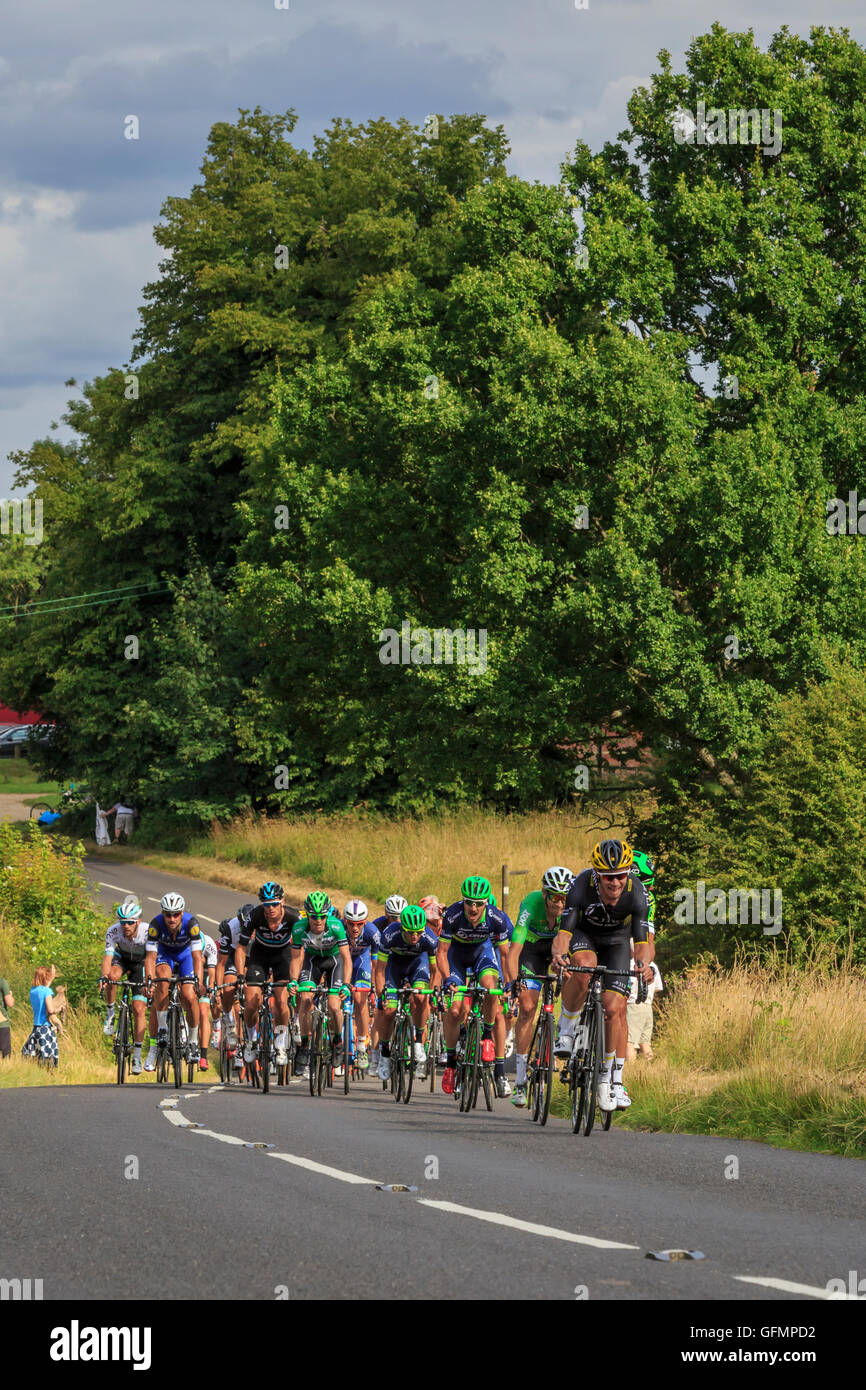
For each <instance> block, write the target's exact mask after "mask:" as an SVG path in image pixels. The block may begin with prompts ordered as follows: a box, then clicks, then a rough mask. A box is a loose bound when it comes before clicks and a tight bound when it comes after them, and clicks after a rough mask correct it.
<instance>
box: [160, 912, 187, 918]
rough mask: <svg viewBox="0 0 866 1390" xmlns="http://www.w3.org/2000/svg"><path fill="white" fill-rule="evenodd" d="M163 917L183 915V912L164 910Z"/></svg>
mask: <svg viewBox="0 0 866 1390" xmlns="http://www.w3.org/2000/svg"><path fill="white" fill-rule="evenodd" d="M162 915H163V917H182V916H183V913H182V912H163V914H162Z"/></svg>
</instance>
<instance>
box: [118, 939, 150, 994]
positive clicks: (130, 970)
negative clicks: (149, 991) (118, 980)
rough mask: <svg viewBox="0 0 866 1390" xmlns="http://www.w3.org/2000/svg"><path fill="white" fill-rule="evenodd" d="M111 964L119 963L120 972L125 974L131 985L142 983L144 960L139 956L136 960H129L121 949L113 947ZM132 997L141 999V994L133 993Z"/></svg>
mask: <svg viewBox="0 0 866 1390" xmlns="http://www.w3.org/2000/svg"><path fill="white" fill-rule="evenodd" d="M111 964H112V965H119V966H120V968H121V973H122V974H123V975H125V976H126V978H127V979H128V980H129V983H130V984H131V985H143V984H144V961H143V960H142V959H141V958H140V957H139V959H138V960H130V958H129V956H125V955H124V954H123V952H122V951H118V949H117V947H116V946H115V948H114V955H113V956H112V957H111ZM132 997H133V999H143V998H144V995H143V994H134V995H133V996H132Z"/></svg>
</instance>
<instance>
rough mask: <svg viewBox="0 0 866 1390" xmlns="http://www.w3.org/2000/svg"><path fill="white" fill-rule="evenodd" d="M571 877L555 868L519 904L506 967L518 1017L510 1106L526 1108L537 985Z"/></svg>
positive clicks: (546, 969)
mask: <svg viewBox="0 0 866 1390" xmlns="http://www.w3.org/2000/svg"><path fill="white" fill-rule="evenodd" d="M573 879H574V874H573V873H572V872H571V870H570V869H564V868H562V866H561V865H559V864H555V865H554V866H553V868H551V869H548V870H547V871H546V872H545V874H544V875H543V877H542V880H541V891H540V892H538V891H536V892H534V893H528V894H527V896H526V897H525V898H524V899H523V901H522V902H521V904H520V909H519V911H518V913H517V921H516V922H515V924H514V932H513V934H512V937H511V949H510V951H509V954H508V964H509V969H510V971H511V976H512V979H513V980H514V981H515V986H514V988H515V990H516V992H517V1002H518V1008H519V1011H520V1012H519V1014H518V1018H517V1025H516V1028H515V1034H516V1038H515V1041H516V1044H517V1077H516V1080H515V1085H514V1095H513V1096H512V1097H511V1104H512V1105H517V1106H524V1105H525V1104H526V1064H527V1060H528V1056H529V1044H530V1042H531V1041H532V1029H533V1025H534V1023H535V1015H536V1012H537V1010H538V1000H539V997H540V990H541V982H542V980H543V979H544V976H545V975H547V974H549V973H550V956H551V951H552V949H553V938H554V937H555V936H556V933H557V931H558V930H559V921H560V918H561V916H562V913H563V909H564V908H565V896H566V894H567V892H568V890H569V888H570V887H571V885H572V881H573Z"/></svg>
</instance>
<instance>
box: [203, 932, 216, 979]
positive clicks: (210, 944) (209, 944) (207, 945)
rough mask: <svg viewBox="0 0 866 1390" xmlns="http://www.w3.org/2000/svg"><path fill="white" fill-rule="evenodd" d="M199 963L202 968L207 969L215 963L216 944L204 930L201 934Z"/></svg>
mask: <svg viewBox="0 0 866 1390" xmlns="http://www.w3.org/2000/svg"><path fill="white" fill-rule="evenodd" d="M201 963H202V968H203V969H204V970H209V969H210V968H211V966H216V963H217V944H216V942H215V941H214V939H213V937H212V936H208V935H207V933H206V932H202V934H201Z"/></svg>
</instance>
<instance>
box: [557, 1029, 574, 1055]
mask: <svg viewBox="0 0 866 1390" xmlns="http://www.w3.org/2000/svg"><path fill="white" fill-rule="evenodd" d="M573 1047H574V1034H573V1033H560V1035H559V1037H558V1038H557V1039H556V1042H555V1043H554V1044H553V1055H554V1057H570V1056H571V1049H572V1048H573Z"/></svg>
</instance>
